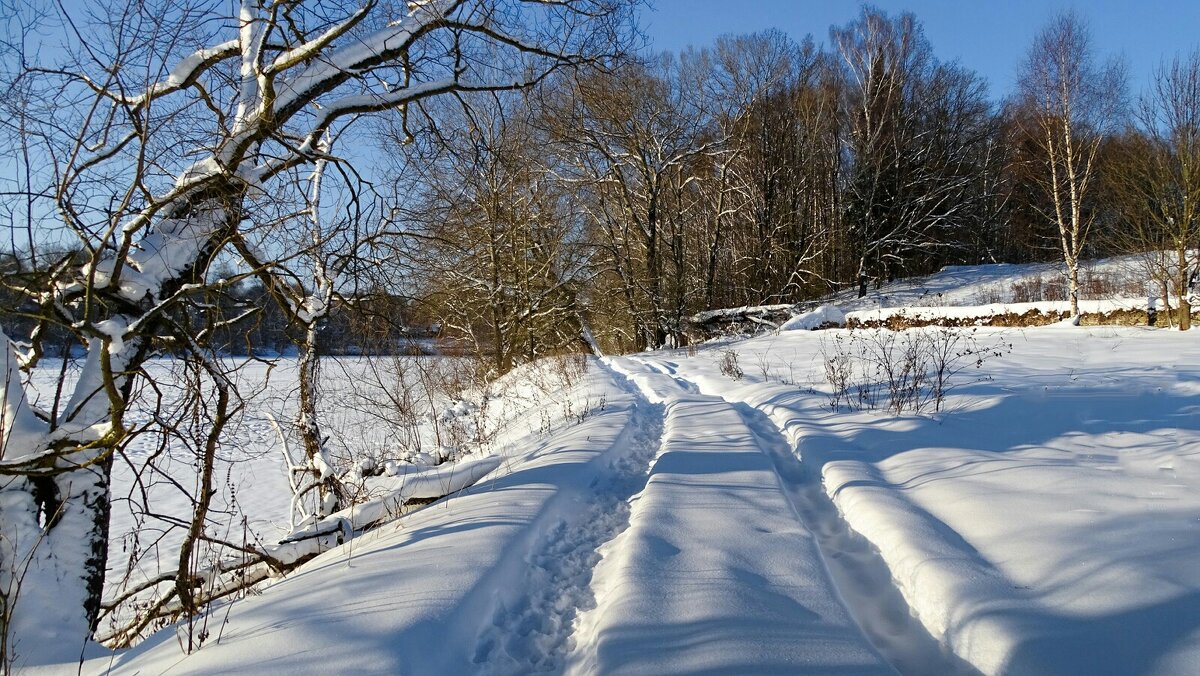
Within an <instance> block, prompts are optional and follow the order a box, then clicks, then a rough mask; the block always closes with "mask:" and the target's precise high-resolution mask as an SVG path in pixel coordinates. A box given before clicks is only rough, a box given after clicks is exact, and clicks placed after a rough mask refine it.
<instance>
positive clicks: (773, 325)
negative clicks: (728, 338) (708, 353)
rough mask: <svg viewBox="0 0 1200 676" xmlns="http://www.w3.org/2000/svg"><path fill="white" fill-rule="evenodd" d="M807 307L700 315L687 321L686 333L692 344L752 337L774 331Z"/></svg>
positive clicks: (761, 307) (737, 309) (756, 307)
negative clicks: (725, 336) (714, 339)
mask: <svg viewBox="0 0 1200 676" xmlns="http://www.w3.org/2000/svg"><path fill="white" fill-rule="evenodd" d="M806 309H808V308H807V307H804V306H800V305H787V304H783V305H752V306H745V307H734V308H722V309H719V310H707V311H705V312H697V313H696V314H694V315H692V316H690V317H688V318H687V323H686V327H685V331H686V333H687V334H688V337H689V339H691V340H692V341H693V342H695V341H699V340H707V339H709V338H714V337H717V336H722V335H730V334H752V333H757V332H760V331H763V330H772V331H773V330H775V329H778V328H779V327H780V325H782V324H783V323H784V322H786V321H787V320H788V319H789V318H790V317H792V316H793V315H795V314H797V313H799V312H803V311H805V310H806Z"/></svg>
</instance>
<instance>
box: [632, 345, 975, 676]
mask: <svg viewBox="0 0 1200 676" xmlns="http://www.w3.org/2000/svg"><path fill="white" fill-rule="evenodd" d="M639 361H643V363H645V364H646V365H647V366H649V367H651V368H654V369H655V370H657V371H660V372H663V373H667V374H669V375H670V376H671V377H672V378H674V379H675V380H676V381H677V382H680V383H686V384H687V385H686V389H688V390H691V391H701V390H700V386H699V384H698V383H696V382H693V381H691V380H688V379H687V378H686V377H683V376H681V375H679V374H678V373H677V371H676V369H674V368H671V366H673V365H656V363H655V362H652V361H649V360H639ZM720 396H721V397H722V398H723V399H725V400H726V401H727V402H729V403H730V404H731V405H732V406H733V407H734V408H735V409H736V410H737V412H738V414H739V415H740V416H741V418H742V421H743V422H744V423H745V425H746V427H747V428H748V429H749V430H750V431H751V433H752V434H753V436H754V438H755V441H756V442H757V444H758V446H759V450H761V451H762V452H763V453H764V454H765V455H766V456H767V457H769V458H770V459H771V462H772V464H773V465H774V466H775V474H776V476H777V477H778V479H779V483H780V487H781V488H782V490H783V492H784V494H785V495H786V496H787V499H788V501H789V502H790V503H791V505H792V509H793V511H794V512H795V514H796V518H797V519H799V520H800V522H801V523H802V524H803V525H804V526H805V527H806V528H807V529H808V530H809V531H810V532H812V533H813V535H814V536H815V537H816V542H817V548H818V551H819V552H820V555H821V559H822V561H823V563H824V564H825V569H826V571H827V572H828V573H829V577H830V579H831V581H832V582H833V584H834V586H835V587H836V589H837V592H838V596H839V597H840V598H841V600H842V602H843V605H844V606H845V607H846V609H847V610H848V611H849V612H850V614H851V616H852V617H853V618H854V620H855V622H856V623H858V625H859V628H860V629H862V631H863V633H864V634H865V635H866V636H867V638H868V640H870V641H871V643H872V644H873V645H874V646H875V647H876V649H878V650H879V652H880V653H881V654H882V655H883V656H884V658H885V659H887V660H888V662H889V663H891V665H892V666H893V667H894V668H895V669H896V670H897V671H899V672H900V673H902V674H945V675H947V676H959V675H968V674H971V675H974V674H978V673H979V672H978V671H977V670H976V669H975V668H974V667H972V666H971V665H970V664H968V663H967V662H966V661H964V660H962V659H961V658H960V657H958V656H957V655H955V654H954V653H952V652H950V651H949V650H948V649H945V648H943V647H942V646H941V644H939V643H938V642H937V641H936V640H935V639H934V638H933V636H932V635H931V634H930V633H929V631H928V630H927V629H926V628H925V626H924V625H922V624H921V622H920V620H919V619H917V618H916V617H915V616H914V615H913V614H912V612H911V609H910V607H909V605H908V603H907V601H905V599H904V596H903V595H902V594H901V593H900V590H899V589H898V588H897V587H896V586H895V584H893V582H892V575H891V569H889V568H888V566H887V563H886V562H885V561H884V560H883V558H882V557H881V556H880V555H879V552H878V551H877V550H876V549H875V546H874V545H872V544H871V543H870V541H869V540H867V539H866V538H865V537H863V536H862V535H860V534H858V533H857V532H855V531H854V530H853V529H851V528H850V526H849V524H847V523H846V521H845V519H843V518H842V516H841V514H840V513H839V512H838V510H837V506H836V505H834V504H833V501H832V500H831V499H830V498H829V496H828V494H826V492H825V489H824V486H823V485H822V483H821V476H820V475H819V474H818V473H817V472H814V471H812V469H811V468H810V466H809V465H807V464H805V463H802V462H801V461H800V459H799V458H798V457H796V455H795V454H794V453H793V452H792V449H791V446H790V444H789V442H788V440H787V437H786V435H785V434H784V433H783V431H782V430H780V429H779V427H778V426H777V425H776V424H775V422H774V421H773V420H771V418H770V416H768V415H767V414H766V413H764V412H763V411H761V410H759V409H757V408H755V407H754V406H752V405H750V404H748V403H746V402H744V401H740V400H737V399H734V398H730V397H725V396H724V395H720Z"/></svg>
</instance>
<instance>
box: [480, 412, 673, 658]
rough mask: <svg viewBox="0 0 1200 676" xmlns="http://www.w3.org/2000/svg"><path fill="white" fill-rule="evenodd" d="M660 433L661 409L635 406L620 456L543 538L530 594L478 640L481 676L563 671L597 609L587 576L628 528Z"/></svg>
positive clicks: (500, 608) (529, 573)
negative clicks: (584, 620) (583, 619)
mask: <svg viewBox="0 0 1200 676" xmlns="http://www.w3.org/2000/svg"><path fill="white" fill-rule="evenodd" d="M662 430H663V408H662V406H661V405H651V404H647V403H646V402H645V401H644V400H640V401H638V402H637V403H635V404H634V411H633V415H632V419H631V422H630V425H629V427H628V428H626V431H627V433H628V437H625V435H623V438H622V439H619V440H618V442H617V443H616V444H614V449H617V450H618V451H619V453H618V455H617V456H616V457H615V458H614V459H613V460H612V463H611V465H610V466H609V468H608V470H607V471H606V472H603V473H601V474H600V475H599V476H597V477H596V478H595V479H594V480H593V481H592V483H591V485H590V486H589V490H588V491H586V492H584V493H582V494H580V495H576V496H572V497H573V498H574V501H575V503H576V504H575V505H574V507H575V508H574V509H567V510H563V511H564V512H565V513H566V516H565V517H564V518H562V519H560V520H559V521H558V522H557V523H556V524H555V525H554V526H553V527H552V528H550V529H549V531H548V532H546V533H545V534H544V535H542V536H541V537H540V538H539V540H538V542H537V544H536V545H535V546H534V548H533V550H532V552H531V554H530V555H529V556H528V557H527V559H528V564H529V566H528V568H527V569H526V572H525V579H524V581H523V582H522V584H521V587H522V588H523V589H526V590H528V593H527V594H525V595H522V596H521V597H519V599H518V600H517V604H516V605H515V606H513V607H508V606H506V605H505V604H504V603H499V604H498V605H497V607H496V609H495V611H494V613H493V615H492V620H491V623H490V624H489V626H487V627H486V628H485V629H484V631H483V632H482V634H481V636H480V637H479V644H478V647H477V649H476V652H475V656H474V662H475V664H476V665H477V666H478V667H479V669H480V672H479V673H485V674H525V673H536V672H543V673H544V672H560V671H562V668H563V665H564V660H565V657H566V655H567V654H569V653H570V651H572V650H573V649H574V648H575V643H576V641H575V636H574V633H575V630H576V628H577V627H578V625H579V621H578V620H579V617H580V615H581V614H582V613H584V612H586V611H588V610H590V609H592V608H595V607H596V596H595V593H594V590H593V588H592V586H591V583H592V575H593V571H594V570H595V567H596V565H597V564H598V563H599V562H600V560H601V558H602V554H601V552H602V551H603V549H604V545H605V543H608V542H611V541H612V540H613V539H614V538H616V537H617V536H619V535H620V534H621V533H622V532H623V531H624V530H625V529H626V528H627V527H628V526H629V513H630V500H631V498H632V497H633V496H635V495H636V494H637V493H638V492H639V491H640V490H641V489H642V487H643V486H645V483H646V479H647V475H648V472H649V467H650V465H651V463H652V462H653V459H654V457H655V456H656V455H657V453H658V451H659V446H660V440H661V437H662Z"/></svg>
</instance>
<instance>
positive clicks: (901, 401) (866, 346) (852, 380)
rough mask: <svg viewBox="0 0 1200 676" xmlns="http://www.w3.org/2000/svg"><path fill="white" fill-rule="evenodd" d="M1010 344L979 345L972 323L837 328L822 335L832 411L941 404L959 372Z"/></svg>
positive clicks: (915, 409)
mask: <svg viewBox="0 0 1200 676" xmlns="http://www.w3.org/2000/svg"><path fill="white" fill-rule="evenodd" d="M1005 348H1007V349H1011V348H1012V346H1011V345H1007V346H992V345H982V344H980V343H979V341H978V340H976V338H975V329H971V330H957V329H952V328H945V327H937V328H929V329H920V330H912V331H890V330H887V329H867V330H856V331H848V332H838V333H836V334H834V335H833V337H832V338H829V337H826V338H824V339H822V341H821V359H822V362H823V365H824V371H825V381H826V383H828V384H829V386H830V393H829V407H830V409H832V410H834V411H841V410H843V407H844V408H846V409H848V410H867V411H875V410H883V411H886V412H888V413H892V414H895V415H899V414H901V413H904V412H906V411H908V412H912V413H920V412H922V411H925V410H928V409H929V407H930V406H932V407H933V410H935V411H940V410H942V407H943V405H944V404H945V401H946V396H947V395H948V394H949V392H950V390H952V389H953V388H954V387H955V386H956V385H957V384H958V382H957V381H958V376H959V375H960V374H961V373H963V372H964V371H966V370H967V369H970V368H980V367H982V366H983V363H984V361H985V360H987V359H989V358H991V357H1000V356H1003V355H1004V353H1005Z"/></svg>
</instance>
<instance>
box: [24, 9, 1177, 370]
mask: <svg viewBox="0 0 1200 676" xmlns="http://www.w3.org/2000/svg"><path fill="white" fill-rule="evenodd" d="M1095 47H1096V46H1095V45H1093V44H1091V39H1090V35H1089V34H1088V32H1087V26H1086V22H1085V20H1084V19H1083V18H1081V17H1080V16H1078V15H1074V14H1068V15H1064V16H1061V17H1059V18H1057V19H1056V20H1054V21H1052V22H1051V23H1050V24H1049V25H1047V26H1046V27H1045V28H1044V29H1043V30H1042V32H1041V33H1040V34H1039V36H1038V38H1037V40H1036V41H1035V42H1034V44H1033V45H1031V47H1030V49H1029V52H1028V54H1027V56H1026V57H1025V60H1024V61H1023V62H1022V63H1020V64H1014V68H1017V69H1018V71H1019V73H1020V77H1019V82H1018V87H1017V89H1016V91H1014V92H1011V93H1008V95H1007V96H1004V97H1002V98H999V99H997V98H995V97H994V96H993V94H994V93H991V92H989V90H988V86H987V83H986V82H985V80H984V79H983V78H982V77H981V76H980V75H978V74H977V73H975V72H973V71H971V70H970V69H968V68H966V67H964V66H963V65H961V64H959V63H956V62H947V61H943V60H940V59H939V58H938V57H937V55H936V54H935V53H934V50H933V47H932V45H931V44H930V43H929V41H928V40H927V39H926V37H925V35H924V33H923V31H922V28H921V24H920V22H919V20H918V19H917V18H916V17H915V16H914V15H912V14H910V13H902V14H898V15H888V14H887V13H885V12H883V11H881V10H879V9H876V8H873V7H870V6H864V7H863V8H862V10H861V13H860V14H859V16H858V17H857V18H856V19H854V20H853V21H851V22H850V23H848V24H846V25H844V26H835V27H833V28H831V30H830V32H829V35H828V39H827V40H825V41H823V42H821V43H818V42H817V40H816V39H814V38H813V37H812V36H807V37H805V38H804V39H802V40H799V41H796V40H794V39H792V38H791V37H789V36H788V35H787V34H786V33H784V32H782V31H779V30H770V31H766V32H763V33H757V34H752V35H729V36H725V37H721V38H719V39H718V40H717V41H716V43H715V44H713V45H710V46H707V47H703V48H699V49H688V50H686V51H684V52H682V53H679V54H669V53H663V54H658V55H651V56H642V57H637V56H628V55H626V56H624V57H623V58H621V59H619V60H614V61H610V62H608V63H606V64H605V65H604V67H603V68H593V69H587V70H569V71H562V72H558V73H554V74H552V75H550V76H548V77H546V78H545V79H544V80H542V81H540V82H539V83H538V85H537V86H536V87H533V88H526V89H521V90H516V91H497V92H491V93H487V94H469V95H462V96H460V97H459V98H457V99H450V100H442V101H437V102H436V103H433V104H426V107H425V109H424V110H423V111H422V113H421V114H419V115H418V114H412V115H409V114H407V113H405V114H403V115H399V116H395V115H393V116H391V117H388V118H385V119H382V120H376V122H377V124H376V125H375V126H374V127H373V128H372V131H371V132H370V133H369V134H364V135H363V136H361V137H359V139H358V142H359V144H360V145H361V146H370V147H372V148H373V150H369V151H366V152H365V154H366V155H367V156H369V157H372V158H373V163H374V166H373V167H372V173H373V175H374V176H376V177H383V178H376V179H374V180H373V181H368V180H366V179H361V178H355V179H353V180H351V179H346V180H344V181H342V182H341V183H340V184H339V185H338V187H336V188H334V189H333V191H332V192H334V193H336V195H335V196H334V197H333V198H332V199H331V198H328V197H327V198H325V199H326V200H327V201H332V202H336V203H337V204H338V205H339V207H338V209H340V210H335V209H332V208H328V207H327V210H329V211H331V212H333V211H336V213H337V218H336V219H334V220H336V221H337V223H338V225H337V226H336V227H335V230H336V231H337V232H338V236H337V237H331V238H328V239H327V240H326V241H324V242H322V248H323V250H324V254H323V255H325V256H326V257H327V260H328V259H329V257H333V258H338V260H339V263H338V265H339V266H340V268H339V271H338V272H339V274H338V278H337V282H336V283H335V284H334V287H335V288H333V289H331V291H332V292H333V293H332V294H331V301H332V304H333V305H335V306H336V308H337V309H336V310H335V311H332V312H330V313H329V315H328V316H326V317H324V318H323V320H322V322H321V328H320V331H321V336H322V338H323V341H324V348H323V349H324V350H325V351H326V352H327V353H331V354H339V353H347V352H357V351H363V350H409V349H415V348H414V345H415V343H414V342H413V341H414V340H427V339H432V338H434V337H439V338H440V339H441V340H442V341H443V344H444V345H446V344H452V345H454V347H455V349H456V351H461V350H464V349H465V350H467V351H469V352H475V353H477V354H479V355H481V356H482V357H484V358H485V359H486V360H487V361H488V362H489V363H490V364H491V366H492V369H493V371H494V372H496V373H502V372H504V371H507V370H508V369H509V368H511V367H512V366H513V365H515V364H518V363H521V362H525V361H529V360H531V359H534V358H537V357H539V356H545V355H548V354H554V353H561V352H563V351H577V350H580V349H589V348H591V347H592V345H589V344H588V342H589V341H592V340H593V339H594V341H595V344H598V346H600V347H601V348H602V349H605V350H612V351H620V352H624V351H630V350H636V349H645V348H654V347H661V346H665V345H678V344H681V343H682V342H684V341H685V340H686V337H685V328H686V319H687V317H689V316H691V315H693V314H694V313H697V312H701V311H705V310H712V309H716V308H726V307H737V306H744V305H763V304H780V303H797V302H801V301H805V300H810V299H816V298H820V297H822V296H825V295H828V294H830V293H833V292H838V291H842V290H844V289H847V288H851V289H855V290H856V291H857V294H858V295H860V296H861V295H865V294H866V293H867V292H868V290H870V289H871V288H878V287H879V286H880V285H881V284H883V283H885V282H887V281H890V280H893V279H895V278H897V277H907V276H913V275H921V274H927V273H930V272H933V271H936V270H938V269H940V268H941V267H942V266H945V265H951V264H978V263H991V262H1010V263H1023V262H1030V261H1051V260H1060V261H1064V263H1065V264H1066V269H1067V273H1068V277H1071V276H1073V274H1074V273H1073V272H1072V269H1073V268H1074V267H1076V266H1077V264H1078V260H1079V259H1081V258H1085V257H1093V256H1100V255H1105V254H1109V253H1114V252H1130V251H1145V250H1154V251H1167V252H1176V251H1177V253H1178V255H1174V253H1173V258H1172V259H1171V260H1169V261H1161V263H1162V264H1161V265H1160V266H1159V267H1160V268H1161V272H1162V274H1161V276H1162V277H1163V280H1162V285H1163V286H1164V287H1171V289H1170V291H1168V292H1167V295H1169V294H1170V293H1174V292H1175V291H1178V288H1183V287H1181V286H1180V285H1179V284H1181V283H1183V282H1182V281H1181V280H1179V279H1177V278H1180V277H1184V276H1186V275H1187V271H1188V269H1189V267H1194V264H1192V265H1189V262H1187V261H1185V260H1184V259H1185V258H1187V254H1186V251H1189V250H1190V249H1192V248H1194V247H1195V246H1196V244H1195V239H1196V238H1195V232H1196V229H1197V225H1196V216H1195V215H1193V213H1192V210H1193V209H1194V206H1192V203H1191V202H1189V199H1190V198H1192V197H1194V196H1195V195H1194V194H1193V193H1194V192H1195V190H1196V189H1195V187H1194V184H1196V183H1197V182H1200V179H1198V178H1197V177H1196V175H1195V174H1196V173H1200V172H1198V171H1195V169H1200V167H1194V166H1193V165H1194V164H1195V162H1196V159H1195V157H1194V154H1195V152H1196V148H1195V146H1196V138H1195V137H1196V131H1195V129H1196V126H1197V125H1196V118H1197V117H1198V116H1200V94H1197V91H1196V90H1197V88H1198V86H1197V68H1198V62H1197V57H1196V56H1195V55H1192V56H1190V57H1188V58H1185V59H1182V60H1180V59H1176V60H1175V61H1174V62H1173V63H1164V65H1163V66H1162V67H1161V68H1160V69H1159V71H1158V72H1157V73H1156V75H1155V79H1154V81H1153V83H1152V86H1151V87H1150V88H1149V90H1148V91H1147V92H1146V93H1145V94H1144V95H1143V96H1142V97H1141V98H1138V99H1130V98H1128V97H1127V96H1126V93H1125V92H1126V86H1125V79H1124V74H1123V72H1122V67H1121V64H1120V63H1119V62H1101V61H1099V60H1098V59H1097V58H1096V57H1095V56H1094V50H1095ZM339 143H342V144H345V143H346V142H345V141H341V140H339ZM326 180H327V182H329V183H334V181H332V180H329V179H326ZM271 198H272V199H274V200H275V201H276V202H278V203H279V204H283V203H286V199H284V198H282V197H280V196H278V195H272V196H271ZM262 201H263V200H258V204H257V206H258V207H259V208H261V209H262V210H263V212H264V214H261V215H256V214H254V213H253V212H249V213H248V214H247V216H248V217H249V218H251V219H254V218H261V219H262V220H263V221H264V222H269V221H270V220H271V219H272V218H278V217H279V213H280V211H282V209H281V207H280V206H279V204H276V205H274V206H272V207H269V208H268V207H264V206H263V205H262ZM364 205H365V206H364ZM11 210H12V211H13V212H19V209H17V208H12V209H11ZM1176 212H1180V213H1176ZM1176 216H1178V217H1179V219H1175V217H1176ZM368 219H370V220H374V221H380V222H384V223H386V226H384V227H382V228H381V227H379V226H377V225H372V226H370V227H363V226H361V223H360V222H361V221H364V220H368ZM1173 219H1174V220H1173ZM1168 221H1172V222H1173V223H1174V225H1171V224H1170V223H1169V222H1168ZM268 241H269V240H268ZM15 246H17V248H18V249H19V248H20V247H19V245H15ZM30 246H32V244H31V245H30ZM267 248H268V251H267V252H266V253H264V254H262V255H263V256H267V257H269V256H270V255H271V253H270V251H269V249H270V247H269V245H267ZM24 257H25V256H24V254H18V255H17V256H16V259H15V260H16V263H15V264H14V265H15V267H16V269H20V268H21V263H20V259H22V258H24ZM42 260H44V261H46V262H50V261H52V260H54V258H53V257H52V256H46V255H43V256H42ZM243 265H244V262H243ZM217 271H218V274H219V275H223V276H224V278H239V277H238V275H239V271H238V270H235V269H222V268H221V267H220V266H219V265H218V266H217ZM23 272H24V273H26V274H37V273H36V271H34V270H30V269H26V270H24V271H23ZM240 274H241V277H240V278H239V279H240V280H241V281H240V282H239V283H238V284H237V285H230V287H229V288H227V289H225V293H223V294H221V295H220V300H218V301H217V302H218V303H219V304H222V303H223V304H224V305H225V306H227V307H226V312H225V314H227V315H229V316H236V315H237V313H238V311H239V308H248V307H252V308H257V309H258V311H257V312H256V313H254V314H253V316H252V317H250V318H249V319H250V321H249V322H243V323H242V324H240V325H239V326H236V327H235V326H233V325H230V326H224V327H222V328H221V329H220V330H219V331H218V335H219V339H218V340H217V341H216V342H217V343H218V344H219V345H221V346H222V347H223V349H226V350H230V351H234V352H238V353H246V352H253V351H255V350H259V351H262V352H286V351H288V349H289V346H292V345H294V344H296V343H297V342H298V341H300V340H302V337H303V333H304V329H303V326H302V324H301V323H297V322H295V321H294V320H295V316H294V314H293V313H291V312H289V311H288V308H287V307H286V304H287V301H286V298H283V300H282V306H280V307H276V308H272V307H271V303H270V302H264V301H269V300H271V299H272V298H274V300H275V301H280V300H281V296H280V295H279V294H278V293H272V292H271V290H270V289H268V288H267V287H269V286H271V284H272V282H266V283H265V284H266V286H264V282H263V280H262V278H261V277H260V276H257V275H253V274H246V273H245V271H244V268H243V270H242V271H241V273H240ZM311 276H312V275H311V273H310V272H308V273H302V274H298V275H294V276H293V277H294V278H293V280H292V281H291V283H292V285H293V286H295V287H296V288H297V289H303V290H306V291H305V292H307V291H311V290H312V288H313V281H312V279H311ZM10 278H12V277H11V276H10ZM1068 281H1069V280H1068ZM1175 282H1179V283H1175ZM9 286H10V291H9V296H10V298H9V300H8V302H6V303H5V305H7V306H8V307H9V308H10V309H11V308H13V307H14V305H19V303H20V302H22V299H21V298H20V295H21V294H20V293H19V291H18V292H16V293H15V295H14V292H13V291H12V290H11V287H12V286H14V285H11V284H10V285H9ZM1064 286H1067V288H1068V289H1069V290H1070V291H1069V292H1070V294H1071V296H1072V298H1073V299H1074V298H1077V296H1078V289H1077V285H1064ZM364 299H367V300H364ZM26 302H27V299H26ZM365 308H369V311H366V312H364V311H363V310H364V309H365ZM585 334H586V339H584V336H585ZM63 335H64V339H67V338H69V336H68V335H67V333H66V332H63ZM422 345H424V346H425V347H428V345H429V343H428V342H425V343H422ZM421 349H424V348H421Z"/></svg>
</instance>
